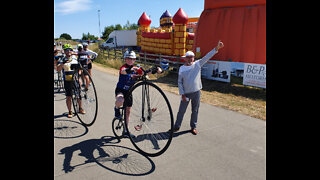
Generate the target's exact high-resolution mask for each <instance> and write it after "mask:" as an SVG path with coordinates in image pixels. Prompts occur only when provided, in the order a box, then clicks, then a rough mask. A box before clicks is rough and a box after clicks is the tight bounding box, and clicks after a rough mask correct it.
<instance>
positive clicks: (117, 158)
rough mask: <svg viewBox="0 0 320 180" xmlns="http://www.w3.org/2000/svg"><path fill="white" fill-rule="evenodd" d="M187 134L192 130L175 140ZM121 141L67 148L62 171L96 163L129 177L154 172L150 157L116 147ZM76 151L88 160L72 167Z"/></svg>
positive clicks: (103, 140) (88, 142) (104, 140)
mask: <svg viewBox="0 0 320 180" xmlns="http://www.w3.org/2000/svg"><path fill="white" fill-rule="evenodd" d="M79 124H80V123H79ZM187 133H190V130H186V131H180V132H176V133H174V134H173V138H175V137H178V136H181V135H184V134H187ZM120 141H121V140H120V139H118V138H116V137H112V136H103V137H101V138H100V139H89V140H85V141H82V142H80V143H77V144H74V145H72V146H68V147H65V148H63V149H61V150H60V152H59V154H60V155H63V154H64V155H65V159H64V162H63V169H62V170H64V172H65V173H69V172H72V171H73V170H74V169H75V168H76V167H78V166H82V165H85V164H88V163H96V164H98V165H99V166H101V167H103V168H105V169H107V170H109V171H112V172H115V173H119V174H122V175H128V176H144V175H148V174H151V173H152V172H154V170H155V164H154V162H153V161H152V160H151V159H150V158H149V157H147V156H144V155H142V154H141V153H140V152H138V151H136V150H134V149H131V148H128V147H124V146H119V145H115V144H118V143H120ZM75 151H80V153H79V154H78V156H83V157H85V158H86V160H85V161H84V162H83V163H80V164H76V165H71V164H70V163H71V159H72V158H73V154H74V152H75Z"/></svg>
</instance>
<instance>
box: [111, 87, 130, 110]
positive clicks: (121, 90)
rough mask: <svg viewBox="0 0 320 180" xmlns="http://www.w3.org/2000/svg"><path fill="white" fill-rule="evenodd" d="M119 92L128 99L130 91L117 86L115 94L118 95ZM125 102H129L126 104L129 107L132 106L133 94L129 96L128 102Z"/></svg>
mask: <svg viewBox="0 0 320 180" xmlns="http://www.w3.org/2000/svg"><path fill="white" fill-rule="evenodd" d="M119 93H122V94H123V96H124V99H126V98H127V96H128V93H129V91H127V90H124V89H120V88H116V90H115V96H116V97H117V95H118V94H119ZM125 103H127V104H126V106H127V107H132V95H130V96H129V97H128V102H125Z"/></svg>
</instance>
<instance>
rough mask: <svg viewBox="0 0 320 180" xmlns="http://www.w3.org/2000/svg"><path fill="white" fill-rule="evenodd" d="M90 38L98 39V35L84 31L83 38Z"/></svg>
mask: <svg viewBox="0 0 320 180" xmlns="http://www.w3.org/2000/svg"><path fill="white" fill-rule="evenodd" d="M88 39H90V40H97V39H98V37H96V36H94V35H92V34H90V33H89V32H88V34H85V33H82V40H88Z"/></svg>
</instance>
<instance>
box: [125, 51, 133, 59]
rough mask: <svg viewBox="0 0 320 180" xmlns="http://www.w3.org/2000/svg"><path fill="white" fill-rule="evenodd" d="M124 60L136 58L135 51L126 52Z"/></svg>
mask: <svg viewBox="0 0 320 180" xmlns="http://www.w3.org/2000/svg"><path fill="white" fill-rule="evenodd" d="M124 58H136V53H135V52H134V51H130V52H129V51H126V52H125V53H124Z"/></svg>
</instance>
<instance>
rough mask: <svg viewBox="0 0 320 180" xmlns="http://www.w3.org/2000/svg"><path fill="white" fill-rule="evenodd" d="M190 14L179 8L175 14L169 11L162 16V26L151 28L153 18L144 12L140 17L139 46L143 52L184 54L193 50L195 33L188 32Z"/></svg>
mask: <svg viewBox="0 0 320 180" xmlns="http://www.w3.org/2000/svg"><path fill="white" fill-rule="evenodd" d="M187 23H188V15H187V14H186V13H185V12H184V11H183V9H181V8H180V9H179V10H178V11H177V12H176V14H175V15H174V16H173V18H172V16H171V15H170V13H169V12H168V11H166V12H164V13H163V14H162V16H161V17H160V27H159V28H155V29H150V24H151V20H150V18H149V17H148V16H147V15H146V13H145V12H144V13H143V14H142V15H141V17H140V18H139V21H138V25H139V28H138V30H137V46H138V47H140V48H141V52H148V53H152V54H164V55H172V56H184V55H185V53H186V51H189V50H190V51H192V50H193V39H194V33H189V32H187Z"/></svg>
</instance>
